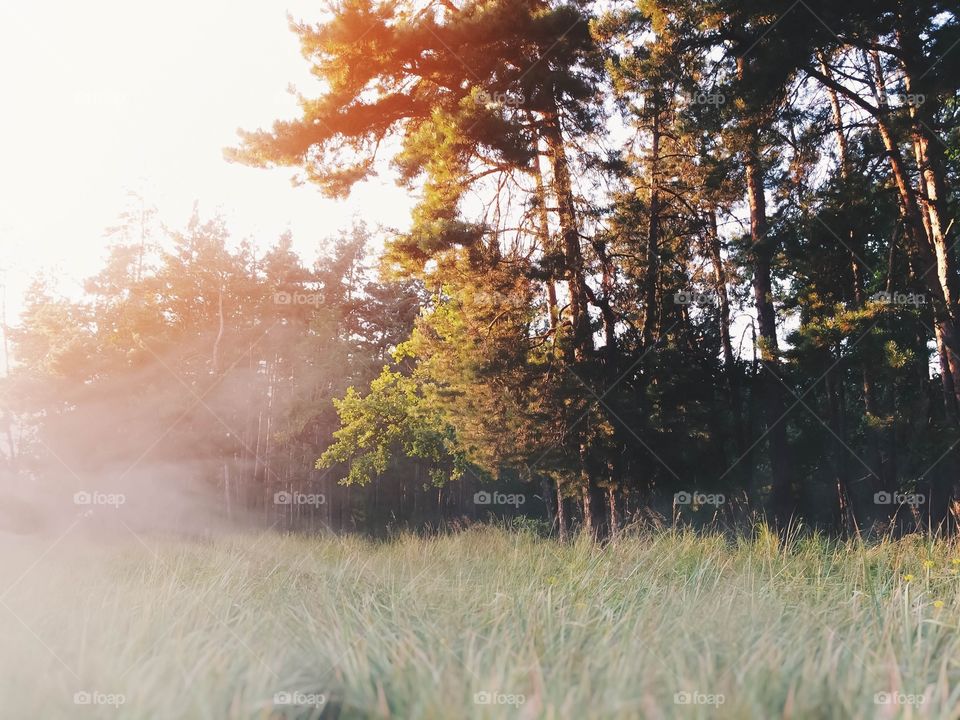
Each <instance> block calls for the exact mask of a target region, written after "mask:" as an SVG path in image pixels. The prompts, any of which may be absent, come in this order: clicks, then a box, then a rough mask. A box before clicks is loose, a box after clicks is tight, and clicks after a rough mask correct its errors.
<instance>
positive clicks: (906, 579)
mask: <svg viewBox="0 0 960 720" xmlns="http://www.w3.org/2000/svg"><path fill="white" fill-rule="evenodd" d="M903 580H904V582H910V581H911V580H913V575H911V574H910V573H907V574H906V575H904V576H903Z"/></svg>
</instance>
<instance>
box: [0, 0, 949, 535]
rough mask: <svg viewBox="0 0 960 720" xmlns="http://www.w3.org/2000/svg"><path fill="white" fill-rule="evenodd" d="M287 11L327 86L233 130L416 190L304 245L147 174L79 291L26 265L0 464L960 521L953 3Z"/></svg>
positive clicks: (576, 522) (344, 488) (316, 181)
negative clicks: (392, 216) (157, 183)
mask: <svg viewBox="0 0 960 720" xmlns="http://www.w3.org/2000/svg"><path fill="white" fill-rule="evenodd" d="M290 23H291V30H292V32H293V34H292V35H291V38H290V41H291V43H295V42H299V44H300V48H301V50H302V54H303V58H304V62H305V63H306V64H308V66H309V70H310V72H311V73H312V75H313V76H314V78H315V85H313V86H311V87H304V88H300V89H298V90H296V92H297V93H298V95H297V97H298V103H299V107H300V115H299V116H298V117H296V118H292V119H291V118H286V119H279V120H277V121H276V123H275V124H274V125H273V126H272V127H271V128H266V129H264V128H261V129H249V128H247V125H248V123H247V121H246V119H245V118H243V117H238V118H236V122H237V125H239V126H241V127H242V128H244V129H243V130H241V131H240V134H239V137H238V139H237V141H236V143H235V145H234V146H232V147H228V148H226V149H225V150H224V153H225V157H226V159H227V160H228V161H230V162H233V163H239V164H244V165H249V166H254V167H261V168H276V167H281V168H289V169H290V173H291V175H292V180H293V182H294V183H296V184H303V185H307V186H314V187H316V188H317V189H318V191H319V192H322V193H324V194H325V195H327V196H329V197H334V198H342V197H346V196H347V195H349V193H350V192H351V190H352V189H353V188H354V187H355V186H356V185H357V184H358V183H362V182H364V181H365V180H367V179H369V178H371V177H373V176H388V177H390V178H392V179H394V180H396V182H397V183H400V184H401V185H402V186H403V187H404V188H405V189H406V190H407V191H408V192H409V193H410V196H411V197H413V198H415V200H416V203H415V207H414V210H413V212H412V215H411V217H410V218H409V224H408V225H407V226H405V227H402V228H391V227H382V226H376V227H374V226H370V225H369V224H367V223H365V222H364V221H363V220H362V219H357V221H356V222H355V224H354V226H353V227H352V228H351V229H348V230H337V229H336V228H331V232H330V235H329V237H327V238H316V245H317V248H318V250H317V254H316V256H315V257H311V258H303V257H301V256H300V255H298V254H297V253H296V252H294V250H293V249H292V238H291V236H290V235H289V234H284V235H281V236H279V237H276V238H267V239H265V238H256V239H255V238H249V237H236V236H235V235H233V234H232V233H231V230H230V228H229V227H228V226H227V223H226V222H225V221H224V219H223V218H222V217H220V216H218V215H217V213H216V212H208V211H207V210H206V208H205V207H204V206H203V205H201V204H199V203H198V205H197V206H196V208H195V210H194V212H193V214H192V215H191V216H190V217H188V218H184V219H183V223H182V225H180V226H177V227H169V226H167V225H165V224H163V223H161V222H160V221H159V220H158V218H157V216H156V213H155V211H154V209H153V207H152V205H151V200H150V198H149V197H142V196H137V195H131V196H130V198H129V203H128V206H127V208H126V209H125V210H124V212H123V213H122V214H121V216H120V217H119V218H118V219H117V220H116V222H114V223H113V224H112V225H111V226H110V227H109V228H107V232H108V234H109V236H110V239H111V240H110V251H109V254H108V256H107V258H106V261H105V263H104V264H103V266H102V269H101V270H100V272H99V273H97V274H96V275H94V276H93V277H90V278H89V279H88V280H87V281H86V283H85V286H84V289H83V293H82V295H81V296H78V297H67V296H66V295H64V294H62V293H60V292H58V291H57V290H56V288H55V283H53V282H52V279H51V278H49V277H48V278H44V277H38V278H37V279H36V280H35V281H34V283H33V285H32V287H31V290H30V292H29V294H28V296H27V298H26V302H25V306H24V310H23V312H22V314H21V316H20V318H19V320H18V321H16V322H14V323H12V324H11V325H10V326H7V325H6V324H5V325H4V342H5V343H6V344H7V346H8V348H9V352H8V354H7V357H8V358H9V359H8V364H9V367H8V368H7V373H6V374H5V376H4V377H3V378H2V379H0V425H2V430H0V434H2V436H3V439H2V440H0V463H2V466H3V468H4V472H5V474H9V475H10V476H12V477H17V478H26V479H31V478H38V477H41V476H45V475H57V474H59V473H62V468H64V467H68V468H71V472H73V473H75V474H77V475H80V476H86V475H87V474H88V473H89V476H91V477H94V476H101V475H103V476H109V477H111V478H112V480H113V481H115V482H116V483H120V484H122V481H123V479H124V476H125V473H126V471H127V469H128V468H130V467H132V466H133V465H136V464H139V463H145V464H150V465H153V466H157V467H176V468H177V472H178V473H179V474H181V475H184V476H186V477H188V478H189V479H190V481H191V482H194V483H196V484H197V485H198V486H202V487H204V488H206V490H207V491H208V492H209V495H210V497H212V498H214V499H215V502H216V504H217V507H218V511H219V512H221V513H222V514H223V515H224V517H227V518H231V519H241V518H242V519H248V518H250V519H254V520H255V521H256V522H258V523H262V524H263V525H264V526H273V527H278V528H280V529H285V530H302V531H317V530H320V529H322V528H332V529H334V530H343V531H359V532H363V533H372V534H374V535H382V534H389V533H392V532H394V531H398V530H401V529H411V528H413V529H422V528H437V527H442V526H453V527H460V526H464V525H470V524H472V523H475V522H483V521H487V520H497V521H500V520H503V521H505V522H509V523H513V524H516V525H524V526H530V527H535V528H538V529H539V531H542V532H543V533H544V534H550V535H552V536H555V537H557V538H560V539H565V538H568V537H571V536H572V535H573V534H575V533H582V534H585V535H588V536H592V537H595V538H600V539H603V538H608V537H610V536H615V535H617V534H618V533H621V532H622V531H624V529H625V528H627V527H629V526H634V525H637V524H641V525H642V524H655V525H659V526H663V525H683V526H692V527H702V526H706V525H716V526H719V527H722V528H733V529H736V528H740V527H746V526H748V525H749V524H750V523H753V522H755V521H757V520H758V519H766V520H767V521H768V522H769V523H770V524H771V525H773V526H776V527H779V528H786V527H790V526H795V525H798V524H799V525H804V526H809V527H814V528H818V529H822V530H823V531H824V532H827V533H830V534H833V535H837V536H850V535H858V534H860V533H861V532H867V533H869V532H873V531H879V532H886V531H895V532H910V531H914V530H917V529H924V530H933V531H936V532H943V533H947V534H953V533H955V532H956V530H957V529H958V526H960V484H958V469H960V451H958V450H957V445H958V444H960V273H958V265H957V253H956V247H955V246H956V241H957V237H958V228H957V227H956V225H957V223H956V219H957V217H958V208H960V195H958V192H957V189H958V187H960V95H958V87H960V15H958V13H957V7H956V5H954V4H953V3H948V2H939V1H931V0H918V1H916V2H910V3H905V2H894V1H890V0H872V1H870V2H866V1H864V0H850V2H846V3H836V2H821V1H820V0H795V2H793V3H790V2H788V1H787V0H784V1H783V2H752V1H748V2H744V1H743V0H737V1H734V0H710V1H708V2H693V1H691V0H638V1H637V2H628V3H618V2H612V3H594V2H586V1H574V2H563V3H560V2H547V1H546V0H485V1H483V2H474V1H473V0H469V1H467V2H458V3H454V2H450V1H449V0H440V1H439V2H432V1H431V2H426V3H422V2H416V3H412V2H408V1H406V0H385V1H384V2H373V0H344V2H343V3H342V4H340V5H339V6H338V8H337V11H336V12H334V13H331V14H329V15H328V16H326V17H324V18H323V19H322V20H321V21H319V22H316V23H307V22H301V21H296V20H293V19H291V21H290ZM311 240H313V239H311ZM268 244H269V247H268V248H267V246H268ZM264 248H267V249H264Z"/></svg>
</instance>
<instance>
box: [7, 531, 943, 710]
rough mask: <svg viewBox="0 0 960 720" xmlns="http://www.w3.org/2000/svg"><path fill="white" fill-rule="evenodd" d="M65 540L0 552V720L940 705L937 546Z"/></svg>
mask: <svg viewBox="0 0 960 720" xmlns="http://www.w3.org/2000/svg"><path fill="white" fill-rule="evenodd" d="M66 545H69V543H64V546H57V547H55V548H54V549H52V550H50V551H49V552H48V553H47V554H46V555H44V556H42V557H41V554H42V553H43V552H44V550H47V549H48V546H46V545H42V544H37V547H36V548H34V547H32V546H24V547H21V548H19V551H18V552H15V553H14V552H8V553H6V554H5V556H4V564H3V575H2V580H3V587H4V589H6V588H10V589H9V590H7V591H6V592H5V594H4V595H3V596H2V605H3V606H2V607H0V630H2V633H3V637H4V638H5V639H6V640H5V642H4V643H3V646H4V649H3V650H2V651H0V695H2V697H3V698H4V706H5V710H4V714H5V716H6V717H45V718H58V717H78V718H83V717H91V718H93V717H97V718H100V717H103V718H187V717H190V718H198V719H200V718H224V717H229V718H292V717H297V718H309V717H317V718H319V717H342V718H379V717H396V718H453V717H457V718H494V717H516V718H620V717H623V718H632V717H645V718H660V717H665V718H666V717H684V718H686V717H702V718H706V717H711V718H712V717H719V718H744V717H763V718H773V717H792V718H829V717H852V718H885V717H923V718H926V717H931V718H948V717H957V713H958V711H960V689H957V688H958V687H960V685H958V684H957V681H958V680H960V668H958V664H957V658H958V657H960V636H958V633H957V630H958V621H960V595H958V589H960V574H958V572H957V571H958V568H960V546H958V545H956V544H950V543H944V542H929V541H927V542H925V541H923V540H922V539H920V538H907V539H905V540H901V541H896V542H881V543H878V544H872V545H860V544H853V543H850V544H842V543H836V542H831V541H827V540H820V539H817V538H812V539H801V540H796V541H794V542H792V543H789V544H784V543H783V542H782V541H780V540H778V539H777V538H776V536H773V535H770V534H767V533H764V532H760V533H759V534H758V535H757V537H756V538H755V539H752V540H743V541H739V542H735V543H734V542H731V541H729V540H725V539H723V538H721V537H709V536H707V537H704V536H699V537H698V536H695V535H693V534H684V533H680V532H663V533H660V534H653V535H644V536H635V537H627V538H622V539H621V540H619V541H618V542H616V543H613V544H610V545H607V546H605V547H603V548H598V547H596V546H593V545H592V544H590V543H589V542H586V541H580V542H575V543H571V544H567V545H561V544H558V543H556V542H555V541H551V540H545V539H541V538H538V537H536V536H534V535H532V534H528V533H513V532H506V531H503V530H497V529H491V528H486V529H473V530H470V531H466V532H463V533H459V534H454V535H446V536H439V537H433V538H419V537H414V536H406V537H403V538H400V539H398V540H395V541H391V542H385V543H373V542H370V541H366V540H362V539H359V538H331V537H322V538H305V537H294V536H281V535H276V534H262V535H258V536H234V537H229V538H223V539H218V540H214V541H212V542H199V541H185V540H155V539H145V540H144V542H143V543H140V544H135V545H132V546H129V547H126V548H124V549H117V548H115V547H110V546H106V545H103V544H99V545H91V546H90V547H78V546H72V547H65V546H66ZM38 559H39V562H37V560H38ZM31 566H32V567H31ZM24 573H26V574H24ZM14 648H15V649H16V650H15V651H14ZM77 693H87V695H82V694H81V695H77ZM121 696H122V697H121ZM121 699H122V704H121V703H120V700H121ZM721 700H722V702H720V701H721ZM78 703H80V704H78ZM296 703H300V704H296Z"/></svg>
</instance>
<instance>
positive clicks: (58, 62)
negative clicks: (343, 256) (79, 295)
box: [0, 0, 410, 320]
mask: <svg viewBox="0 0 960 720" xmlns="http://www.w3.org/2000/svg"><path fill="white" fill-rule="evenodd" d="M322 11H323V3H321V2H318V0H284V2H280V3H277V2H271V1H270V0H233V1H232V2H230V1H228V0H166V1H165V2H162V3H158V2H144V1H143V0H88V1H87V2H77V1H76V0H34V1H31V2H3V3H2V4H0V98H2V108H3V112H2V113H0V168H2V169H0V270H3V269H6V279H7V285H8V290H7V300H8V320H12V319H13V316H14V315H15V313H16V311H17V308H18V306H19V296H20V295H21V294H22V291H23V289H24V288H25V287H26V285H27V283H28V281H29V279H30V277H31V276H32V275H33V274H34V272H36V270H38V269H39V268H41V267H46V268H53V269H54V270H56V272H57V273H58V275H59V276H61V277H63V278H64V279H65V280H66V282H64V283H63V284H64V287H63V290H64V291H65V292H70V287H69V286H70V285H72V286H73V287H74V288H76V287H77V286H76V285H75V284H73V283H72V282H71V280H72V279H80V278H82V277H85V276H87V275H90V274H92V273H93V272H95V271H96V270H97V269H98V268H99V266H100V263H101V261H102V259H103V257H104V249H105V247H106V241H105V239H104V237H103V229H104V228H105V227H106V226H108V225H110V224H112V223H113V221H114V220H115V218H116V216H117V214H118V213H119V211H120V210H121V209H122V207H123V205H124V200H125V192H126V190H127V189H137V190H141V191H142V192H143V193H144V194H145V196H146V198H147V200H148V202H151V203H152V204H154V205H156V206H157V207H158V208H159V210H160V219H161V220H162V221H164V222H166V223H167V224H169V225H172V226H174V227H177V226H182V225H183V224H184V223H185V221H186V219H187V217H188V215H189V212H190V209H191V206H192V203H193V201H194V200H195V199H197V200H199V201H200V208H201V213H202V214H204V215H207V214H209V213H212V212H213V211H215V210H217V209H220V210H221V211H222V212H223V213H224V214H225V215H226V216H227V218H228V221H229V226H230V227H231V229H232V230H233V232H234V234H235V235H237V236H243V235H247V234H252V235H255V236H256V237H257V238H258V239H262V240H263V241H264V242H269V241H271V240H272V239H273V238H275V237H277V236H278V235H279V234H280V233H281V232H282V231H284V230H285V229H287V228H290V229H291V230H292V231H293V234H294V240H295V243H296V246H297V248H298V249H299V250H300V251H301V253H302V254H303V255H304V257H305V258H306V259H307V260H312V259H313V257H314V255H315V252H316V248H317V241H318V240H319V239H321V238H322V237H324V236H327V235H331V234H334V232H335V231H336V229H337V228H340V227H346V226H348V225H349V224H350V221H351V218H352V217H353V216H359V217H363V218H364V219H366V220H367V221H368V222H369V223H371V224H376V223H378V222H382V223H385V224H388V225H394V226H405V225H406V224H407V213H408V208H409V204H410V201H409V197H408V194H407V193H406V192H405V191H403V190H401V189H400V188H397V187H396V185H394V184H393V182H392V181H391V180H390V178H388V177H384V178H382V179H381V180H379V181H376V182H372V183H369V184H367V185H364V186H362V187H358V188H357V190H356V191H355V193H354V195H353V196H351V198H350V199H349V200H348V201H346V202H333V201H330V200H326V199H325V198H323V197H322V196H321V195H320V194H319V192H318V191H317V190H316V189H315V188H313V187H299V188H293V187H292V186H291V185H290V182H289V179H290V177H291V176H292V174H293V171H292V170H291V169H280V170H276V171H266V170H257V169H253V168H247V167H243V166H238V165H230V164H227V163H226V162H225V161H224V160H223V159H222V154H221V153H222V149H223V147H224V146H226V145H232V144H234V143H235V140H236V134H235V133H236V129H237V128H238V127H244V128H246V129H255V128H257V127H261V126H263V127H266V126H269V124H270V123H271V122H272V121H273V120H275V119H277V118H280V117H292V116H293V115H294V114H295V113H296V110H297V108H296V103H295V101H294V99H293V98H292V97H291V96H290V95H289V94H288V93H287V92H286V88H287V86H288V85H289V84H290V83H293V84H294V85H295V86H296V87H297V88H298V89H299V90H301V91H303V92H304V93H305V94H307V95H308V96H310V95H312V94H313V93H314V92H315V85H316V83H315V81H313V80H312V78H311V76H310V75H309V73H308V65H307V62H306V60H304V59H303V57H302V56H301V55H300V48H299V45H298V43H297V39H296V36H295V35H293V33H291V32H290V31H289V29H288V27H287V17H286V16H287V13H288V12H289V13H290V14H291V15H292V16H293V17H294V18H296V19H305V20H308V21H313V20H317V19H319V17H320V13H321V12H322ZM0 282H2V276H0Z"/></svg>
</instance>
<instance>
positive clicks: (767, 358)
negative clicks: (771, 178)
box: [738, 58, 795, 527]
mask: <svg viewBox="0 0 960 720" xmlns="http://www.w3.org/2000/svg"><path fill="white" fill-rule="evenodd" d="M744 67H745V63H744V60H743V58H741V59H739V60H738V71H739V74H740V77H741V79H742V78H743V71H744ZM747 131H748V133H749V138H748V140H747V143H748V145H747V148H746V152H745V165H746V167H745V170H746V180H747V201H748V203H749V205H750V241H751V250H752V254H753V300H754V304H755V305H756V308H757V325H758V327H759V331H760V340H759V341H760V361H761V363H762V365H763V367H764V370H765V374H764V376H763V378H762V379H761V391H762V393H763V398H764V414H765V420H766V432H767V434H768V436H769V453H770V468H771V485H772V488H771V504H772V511H773V517H774V520H775V521H776V522H777V524H778V525H780V526H781V527H783V526H785V525H786V523H787V522H788V521H789V518H790V516H791V514H792V513H793V511H794V509H795V497H794V492H793V487H792V482H791V478H790V462H789V459H788V457H787V454H788V450H789V448H788V444H787V426H786V419H785V418H784V417H783V415H784V403H783V394H782V389H781V385H780V380H779V377H780V367H779V360H778V358H777V350H778V341H777V316H776V310H775V308H774V306H773V282H772V279H771V270H770V266H771V263H772V260H773V254H774V253H773V250H774V249H773V244H772V242H771V240H770V238H769V237H767V233H768V231H769V226H768V224H767V201H766V196H765V195H764V184H765V182H764V181H765V171H764V168H763V164H762V160H761V156H760V137H759V135H760V129H759V127H758V126H757V125H755V124H754V125H753V126H750V127H748V128H747Z"/></svg>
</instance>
